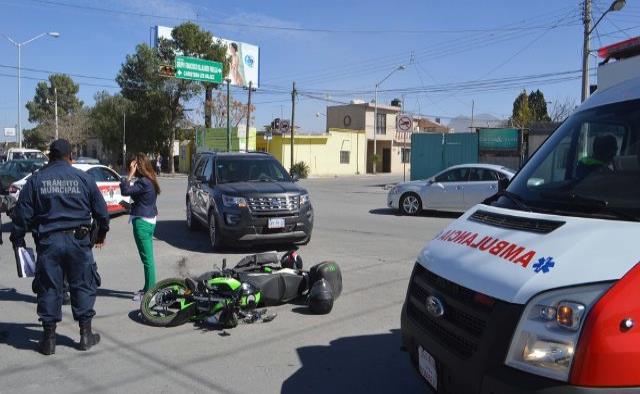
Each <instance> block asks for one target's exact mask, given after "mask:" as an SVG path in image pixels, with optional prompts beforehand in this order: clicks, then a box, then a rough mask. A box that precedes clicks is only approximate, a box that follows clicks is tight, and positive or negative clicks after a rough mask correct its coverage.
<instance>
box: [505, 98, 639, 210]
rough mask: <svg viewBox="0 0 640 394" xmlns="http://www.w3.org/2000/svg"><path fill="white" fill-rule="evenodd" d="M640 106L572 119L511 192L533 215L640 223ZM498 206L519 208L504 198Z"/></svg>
mask: <svg viewBox="0 0 640 394" xmlns="http://www.w3.org/2000/svg"><path fill="white" fill-rule="evenodd" d="M639 181H640V100H632V101H626V102H622V103H616V104H610V105H606V106H602V107H597V108H593V109H588V110H585V111H582V112H579V113H576V114H574V115H573V116H571V117H570V118H569V119H567V121H565V123H564V124H562V126H560V127H559V128H558V130H556V132H554V133H553V135H551V137H549V140H548V141H547V142H546V143H545V144H544V145H543V146H542V147H541V148H540V150H539V151H538V152H537V153H536V154H535V155H534V156H533V157H532V158H531V160H530V161H529V162H528V163H527V165H526V166H525V167H524V168H523V169H522V171H521V172H520V173H519V174H518V176H517V177H516V178H514V179H513V181H512V182H511V184H510V185H509V187H508V189H507V191H508V192H510V194H511V195H516V196H517V197H519V199H520V200H521V201H522V202H523V203H524V204H525V206H527V207H528V208H530V209H531V210H533V211H539V212H553V213H558V214H563V215H573V216H585V217H606V218H613V219H620V220H640V204H639V203H638V201H640V182H639ZM494 205H498V206H507V207H509V208H516V209H522V208H518V206H516V205H515V204H514V203H513V199H509V198H505V197H504V196H503V197H500V198H499V199H498V200H497V201H496V202H495V203H494Z"/></svg>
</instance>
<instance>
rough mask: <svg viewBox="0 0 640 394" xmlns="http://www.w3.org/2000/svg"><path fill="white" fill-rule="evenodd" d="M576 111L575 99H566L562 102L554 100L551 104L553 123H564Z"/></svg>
mask: <svg viewBox="0 0 640 394" xmlns="http://www.w3.org/2000/svg"><path fill="white" fill-rule="evenodd" d="M575 109H576V100H575V98H571V97H566V98H565V99H564V100H562V101H560V100H554V101H553V103H552V104H551V121H553V122H563V121H564V120H565V119H566V118H567V117H568V116H569V115H571V113H572V112H573V111H574V110H575Z"/></svg>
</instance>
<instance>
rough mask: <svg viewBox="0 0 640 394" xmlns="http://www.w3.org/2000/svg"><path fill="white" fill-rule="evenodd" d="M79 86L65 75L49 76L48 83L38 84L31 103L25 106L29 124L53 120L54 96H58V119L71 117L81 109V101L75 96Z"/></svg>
mask: <svg viewBox="0 0 640 394" xmlns="http://www.w3.org/2000/svg"><path fill="white" fill-rule="evenodd" d="M79 90H80V85H78V84H76V83H74V82H73V79H71V77H69V76H68V75H65V74H51V75H49V83H48V84H47V82H44V81H43V82H38V84H37V85H36V94H35V96H34V97H33V101H29V102H28V103H27V104H26V107H27V110H28V111H29V122H32V123H43V122H45V121H47V120H50V119H53V118H54V112H55V105H54V103H55V96H56V91H57V96H58V117H59V118H62V117H65V116H67V115H72V114H74V113H76V112H77V111H79V110H80V109H81V108H82V104H83V103H82V101H80V100H78V98H77V97H76V95H77V94H78V91H79Z"/></svg>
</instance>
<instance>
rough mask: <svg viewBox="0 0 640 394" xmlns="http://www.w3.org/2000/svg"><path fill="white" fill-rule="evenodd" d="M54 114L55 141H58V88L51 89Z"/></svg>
mask: <svg viewBox="0 0 640 394" xmlns="http://www.w3.org/2000/svg"><path fill="white" fill-rule="evenodd" d="M53 96H54V112H55V117H56V139H58V88H56V87H55V86H54V87H53Z"/></svg>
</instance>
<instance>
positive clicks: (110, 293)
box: [98, 288, 133, 300]
mask: <svg viewBox="0 0 640 394" xmlns="http://www.w3.org/2000/svg"><path fill="white" fill-rule="evenodd" d="M98 297H112V298H124V299H126V300H130V299H131V298H132V297H133V292H132V291H123V290H111V289H103V288H98Z"/></svg>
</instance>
